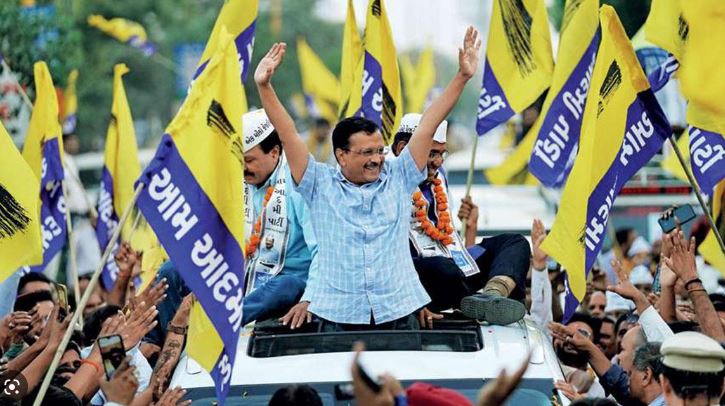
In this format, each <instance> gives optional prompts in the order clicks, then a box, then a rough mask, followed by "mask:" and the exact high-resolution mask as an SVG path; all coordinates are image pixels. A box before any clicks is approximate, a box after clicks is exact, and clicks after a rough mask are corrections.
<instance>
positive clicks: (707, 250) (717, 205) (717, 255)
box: [698, 181, 725, 275]
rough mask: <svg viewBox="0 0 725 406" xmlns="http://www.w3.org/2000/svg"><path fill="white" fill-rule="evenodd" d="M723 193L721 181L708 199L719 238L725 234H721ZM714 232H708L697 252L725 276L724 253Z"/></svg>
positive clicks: (724, 183) (723, 182)
mask: <svg viewBox="0 0 725 406" xmlns="http://www.w3.org/2000/svg"><path fill="white" fill-rule="evenodd" d="M724 192H725V181H721V182H720V183H718V185H717V187H715V193H713V196H712V199H710V206H711V207H710V209H711V212H712V215H713V219H714V220H715V225H716V226H717V228H718V229H717V232H719V233H720V235H721V236H723V234H725V232H723V216H722V210H723V207H722V199H723V193H724ZM714 232H715V231H714V230H710V232H709V233H707V236H706V237H705V240H703V241H702V243H701V244H700V247H699V248H698V251H699V252H700V255H702V257H703V258H704V259H705V260H706V261H707V262H708V263H710V265H712V266H713V267H714V268H715V269H717V270H718V271H720V273H721V274H723V275H725V253H723V252H722V249H720V244H718V242H717V238H715V234H713V233H714Z"/></svg>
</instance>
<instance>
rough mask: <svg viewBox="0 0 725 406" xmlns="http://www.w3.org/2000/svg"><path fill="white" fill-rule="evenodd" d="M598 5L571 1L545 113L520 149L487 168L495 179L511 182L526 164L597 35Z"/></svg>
mask: <svg viewBox="0 0 725 406" xmlns="http://www.w3.org/2000/svg"><path fill="white" fill-rule="evenodd" d="M572 3H576V4H577V7H572V6H571V5H572ZM598 5H599V2H598V1H597V0H582V1H577V0H574V1H572V0H570V1H569V2H567V5H566V7H565V12H566V14H565V15H564V18H563V22H562V32H561V39H560V42H559V52H558V53H557V59H556V66H555V67H554V72H553V74H552V78H551V88H550V89H549V93H547V95H546V99H545V100H544V104H543V106H542V110H541V113H540V114H539V117H538V118H537V119H536V121H535V122H534V125H533V126H531V128H530V129H529V132H528V133H526V135H525V137H524V139H523V140H522V142H521V143H520V144H519V145H518V146H517V147H516V150H515V151H514V152H513V153H512V154H511V155H509V156H508V157H507V158H506V160H505V161H504V162H503V163H501V164H500V165H498V166H497V167H495V168H492V169H489V170H488V171H487V174H486V176H487V177H488V179H489V181H491V182H492V183H494V184H499V185H503V184H508V183H510V181H511V178H512V177H513V176H514V175H515V174H517V173H520V172H521V171H522V170H524V169H525V168H526V166H527V164H528V162H529V159H530V157H531V151H532V149H533V148H534V144H535V141H536V137H537V136H538V134H539V131H540V130H541V125H542V121H543V118H544V117H545V116H546V114H547V113H548V111H549V108H551V103H552V102H553V101H554V98H555V97H556V96H557V95H558V94H559V93H560V92H561V90H562V87H563V86H564V84H565V83H566V81H567V79H569V76H571V73H572V72H573V71H574V68H575V67H576V65H577V64H578V63H579V61H580V58H581V57H582V55H583V54H584V51H585V50H586V49H587V47H588V46H589V44H590V43H591V41H592V38H593V37H594V34H595V32H596V30H597V27H598V25H599V24H598V19H599V13H598V8H597V7H598ZM517 111H518V110H517ZM532 176H533V175H532Z"/></svg>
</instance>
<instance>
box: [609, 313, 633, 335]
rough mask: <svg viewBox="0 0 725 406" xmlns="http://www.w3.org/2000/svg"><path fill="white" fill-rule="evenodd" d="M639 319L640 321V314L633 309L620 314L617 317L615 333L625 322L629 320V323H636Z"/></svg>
mask: <svg viewBox="0 0 725 406" xmlns="http://www.w3.org/2000/svg"><path fill="white" fill-rule="evenodd" d="M637 321H639V316H638V315H637V314H636V313H634V312H632V311H629V312H627V313H624V314H623V315H621V316H619V318H618V319H617V322H616V323H614V332H615V333H616V332H618V331H619V327H620V326H621V325H622V324H623V323H624V322H627V323H629V324H634V323H636V322H637Z"/></svg>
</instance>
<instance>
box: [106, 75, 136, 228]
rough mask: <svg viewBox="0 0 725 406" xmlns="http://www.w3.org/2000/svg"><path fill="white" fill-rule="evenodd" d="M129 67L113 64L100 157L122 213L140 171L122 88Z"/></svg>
mask: <svg viewBox="0 0 725 406" xmlns="http://www.w3.org/2000/svg"><path fill="white" fill-rule="evenodd" d="M126 73H128V67H127V66H126V65H125V64H122V63H119V64H116V66H114V67H113V104H112V105H111V122H110V123H109V124H108V130H107V132H106V150H105V153H104V156H103V159H104V161H105V164H104V165H105V167H106V169H107V170H108V172H109V173H110V174H111V179H113V209H114V210H115V212H116V213H119V214H120V213H123V212H124V211H125V210H126V207H128V206H129V205H130V204H131V201H132V199H133V194H134V186H133V184H134V182H136V179H138V177H139V175H140V174H141V165H140V164H139V162H138V147H137V146H136V132H135V131H134V128H133V118H131V109H130V107H129V106H128V99H127V98H126V90H125V89H124V87H123V75H125V74H126ZM132 227H133V224H132V222H131V221H127V222H126V224H124V226H123V229H122V230H121V240H122V241H126V240H127V239H128V236H129V235H130V233H131V229H132Z"/></svg>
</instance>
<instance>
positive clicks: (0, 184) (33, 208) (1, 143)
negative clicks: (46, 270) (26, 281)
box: [0, 123, 43, 282]
mask: <svg viewBox="0 0 725 406" xmlns="http://www.w3.org/2000/svg"><path fill="white" fill-rule="evenodd" d="M0 153H2V157H3V159H2V160H0V282H2V281H4V280H5V279H7V277H8V276H10V275H12V273H13V272H15V271H16V270H17V269H18V268H19V267H21V266H23V265H37V264H40V263H42V262H43V245H42V240H41V235H40V217H39V216H40V199H38V191H39V190H40V183H39V181H38V177H37V176H36V175H35V173H33V171H32V170H31V169H30V166H28V163H27V162H25V160H24V159H23V157H22V156H21V155H20V152H19V151H18V149H17V148H15V144H13V140H12V139H11V138H10V134H8V132H7V131H6V130H5V127H4V126H3V125H2V123H0Z"/></svg>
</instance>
